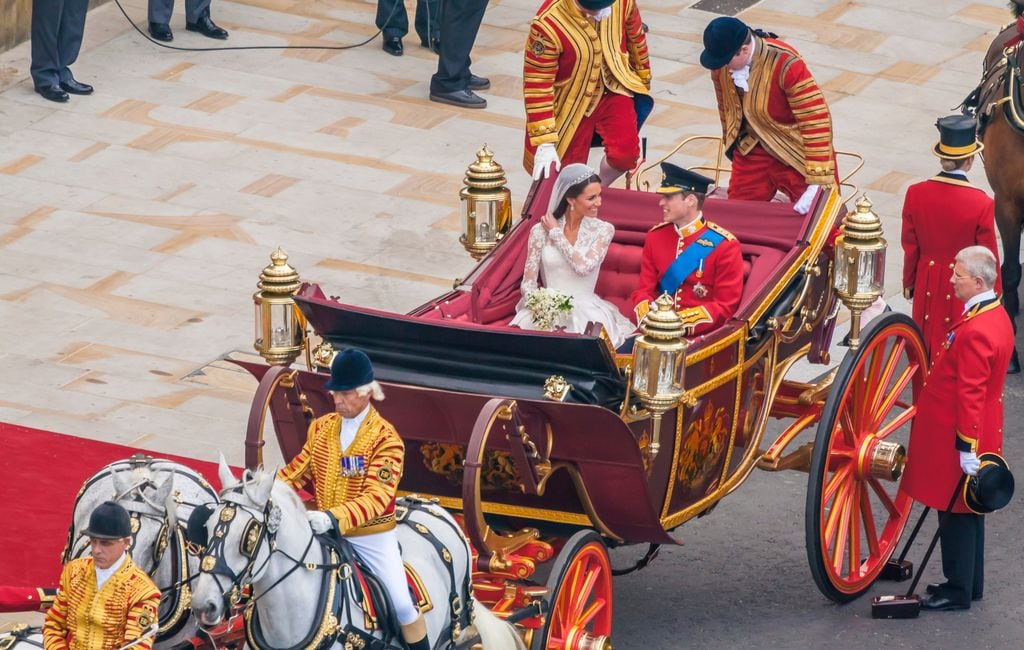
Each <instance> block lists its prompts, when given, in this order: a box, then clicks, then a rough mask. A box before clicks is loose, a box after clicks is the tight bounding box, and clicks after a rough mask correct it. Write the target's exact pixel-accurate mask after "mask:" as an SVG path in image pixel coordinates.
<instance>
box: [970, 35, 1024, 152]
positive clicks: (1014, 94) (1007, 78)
mask: <svg viewBox="0 0 1024 650" xmlns="http://www.w3.org/2000/svg"><path fill="white" fill-rule="evenodd" d="M1014 25H1016V34H1014V35H1012V36H1010V38H1009V39H1008V40H1006V41H1005V42H1004V43H1003V46H1002V52H1001V55H1000V56H997V57H989V58H987V59H986V61H985V68H984V70H983V72H982V76H981V83H980V84H978V86H977V87H976V88H975V89H974V90H973V91H971V94H970V95H968V96H967V98H966V99H964V101H963V103H962V104H961V106H962V107H963V112H964V113H965V114H967V115H974V116H975V117H976V118H977V120H978V139H981V138H982V136H983V135H984V132H985V127H986V126H988V124H989V122H991V120H992V119H993V117H994V115H995V112H996V109H998V108H999V107H1000V106H1001V107H1002V109H1003V114H1004V115H1005V116H1006V121H1007V123H1008V124H1009V125H1010V126H1011V127H1013V129H1014V130H1015V131H1017V132H1018V133H1020V134H1021V135H1024V94H1022V90H1021V88H1022V81H1021V58H1022V56H1024V47H1022V43H1024V17H1021V18H1018V19H1017V21H1016V22H1015V23H1011V24H1010V25H1008V26H1007V27H1005V28H1003V30H1002V31H1001V32H1000V36H999V37H996V38H997V40H998V39H999V38H1000V37H1001V36H1002V35H1003V34H1005V33H1007V32H1009V31H1010V30H1011V28H1012V27H1013V26H1014Z"/></svg>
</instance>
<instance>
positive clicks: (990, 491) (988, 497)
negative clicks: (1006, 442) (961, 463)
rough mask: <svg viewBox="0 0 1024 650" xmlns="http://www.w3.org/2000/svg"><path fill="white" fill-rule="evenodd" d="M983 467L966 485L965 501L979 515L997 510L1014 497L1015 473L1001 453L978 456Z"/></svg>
mask: <svg viewBox="0 0 1024 650" xmlns="http://www.w3.org/2000/svg"><path fill="white" fill-rule="evenodd" d="M978 461H979V462H980V463H981V467H980V468H979V469H978V474H977V475H976V476H972V477H971V478H970V480H969V481H967V482H966V484H965V485H964V503H966V504H967V507H968V508H969V509H970V510H972V511H974V512H975V513H977V514H979V515H985V514H988V513H990V512H995V511H996V510H999V509H1000V508H1002V507H1004V506H1005V505H1006V504H1007V503H1009V502H1010V499H1011V498H1012V497H1013V474H1012V473H1010V467H1009V466H1008V465H1007V464H1006V460H1005V459H1004V458H1003V457H1002V456H1000V455H999V454H993V453H986V454H981V455H979V456H978Z"/></svg>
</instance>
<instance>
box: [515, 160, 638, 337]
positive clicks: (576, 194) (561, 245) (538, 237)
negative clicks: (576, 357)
mask: <svg viewBox="0 0 1024 650" xmlns="http://www.w3.org/2000/svg"><path fill="white" fill-rule="evenodd" d="M600 207H601V182H600V178H598V176H597V174H595V173H594V170H593V169H591V168H590V167H587V166H586V165H583V164H579V163H575V164H572V165H566V166H565V167H564V168H563V169H562V171H561V172H560V173H559V174H558V179H557V180H556V181H555V187H554V189H553V190H552V192H551V201H550V202H549V203H548V212H547V214H545V215H544V216H543V217H541V219H540V223H538V224H536V225H535V226H533V229H532V230H531V231H530V239H529V243H528V252H527V258H526V268H525V270H524V272H523V282H522V285H521V286H520V289H521V291H522V294H523V298H522V299H521V300H520V301H519V304H518V305H517V307H516V315H515V318H513V319H512V322H511V323H509V324H510V325H512V326H518V327H521V328H523V329H538V328H537V327H536V325H535V324H534V319H533V315H532V314H531V313H530V310H529V309H528V308H527V307H526V299H527V298H528V297H529V295H530V294H531V293H532V292H534V291H536V290H537V287H538V278H539V280H540V284H542V285H543V286H545V287H547V288H549V289H557V290H559V291H562V292H563V293H566V294H569V295H571V296H572V299H573V300H572V304H573V307H572V311H570V312H569V313H567V314H563V315H561V317H560V318H559V320H558V322H557V323H556V326H557V327H559V328H564V329H565V330H566V331H569V332H579V333H582V332H583V331H584V329H585V328H586V326H587V323H588V322H590V321H596V322H598V323H601V324H602V325H603V326H604V329H605V331H606V332H607V333H608V336H609V338H611V340H612V343H613V345H614V346H615V347H616V348H617V347H619V346H620V345H622V343H623V342H624V341H625V340H626V338H628V337H629V336H630V335H631V334H632V333H633V330H634V329H635V327H634V326H633V324H632V323H631V322H630V321H629V320H627V319H626V317H625V316H623V315H622V313H621V312H619V310H618V308H617V307H615V305H613V304H611V303H610V302H608V301H606V300H602V299H601V298H599V297H598V296H597V294H595V293H594V287H595V286H596V285H597V275H598V273H599V272H600V270H601V262H602V261H604V256H605V254H606V253H607V252H608V245H609V244H610V243H611V241H612V236H613V235H614V234H615V228H614V227H613V226H612V225H611V224H610V223H608V222H607V221H601V220H600V219H598V218H597V210H598V208H600Z"/></svg>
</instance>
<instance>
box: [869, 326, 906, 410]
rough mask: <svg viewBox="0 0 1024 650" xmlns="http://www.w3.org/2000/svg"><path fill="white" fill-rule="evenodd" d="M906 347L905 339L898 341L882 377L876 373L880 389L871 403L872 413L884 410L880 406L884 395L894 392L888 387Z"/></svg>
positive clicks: (886, 363) (897, 392)
mask: <svg viewBox="0 0 1024 650" xmlns="http://www.w3.org/2000/svg"><path fill="white" fill-rule="evenodd" d="M906 347H907V344H906V343H905V342H904V341H898V342H897V343H896V345H894V346H893V348H892V350H891V351H890V352H889V358H888V359H886V362H885V369H884V370H882V375H881V376H880V377H879V376H878V375H875V376H876V377H877V378H878V380H877V384H876V385H877V386H878V391H877V392H876V393H875V396H874V399H873V400H872V403H871V413H878V412H879V410H882V409H881V408H880V407H881V404H882V396H883V395H885V396H886V397H888V395H891V394H892V391H890V392H888V393H887V392H886V388H888V386H889V382H890V381H892V375H893V373H894V372H896V365H897V363H898V362H899V360H900V358H901V357H902V356H903V350H904V349H905V348H906ZM895 392H896V394H897V395H898V394H899V393H900V392H901V390H897V391H895ZM874 428H875V427H872V429H874Z"/></svg>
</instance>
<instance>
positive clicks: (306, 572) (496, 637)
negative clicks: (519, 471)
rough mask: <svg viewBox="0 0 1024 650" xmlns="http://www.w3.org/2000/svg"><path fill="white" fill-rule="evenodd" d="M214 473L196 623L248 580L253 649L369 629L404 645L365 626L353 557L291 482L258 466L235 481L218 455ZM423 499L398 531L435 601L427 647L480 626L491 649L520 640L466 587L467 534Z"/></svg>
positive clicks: (218, 611)
mask: <svg viewBox="0 0 1024 650" xmlns="http://www.w3.org/2000/svg"><path fill="white" fill-rule="evenodd" d="M220 480H221V484H222V485H224V486H225V487H224V489H223V490H221V493H220V498H221V503H220V505H218V506H217V509H216V510H215V511H214V513H213V515H212V516H211V517H210V519H209V522H208V524H207V529H208V533H209V539H210V540H211V542H210V545H209V546H208V547H207V551H206V553H207V554H206V556H205V557H204V558H203V561H202V573H201V574H200V576H199V579H198V580H197V581H196V585H195V589H194V593H193V596H192V611H193V613H194V614H195V615H196V616H197V617H198V618H199V622H200V625H202V626H204V627H206V626H213V625H217V624H218V623H220V621H221V620H222V619H223V617H224V615H225V611H226V610H227V609H228V608H230V607H232V606H233V605H234V604H235V603H236V602H237V601H238V598H239V597H240V595H241V592H242V590H243V589H244V587H245V586H246V585H250V584H251V586H252V592H251V598H252V600H251V601H250V606H249V607H247V608H246V610H245V617H246V619H245V623H246V625H245V627H246V638H247V641H248V643H249V646H250V647H251V648H254V649H255V650H264V649H273V648H306V649H309V650H315V649H320V648H327V647H328V645H331V646H332V647H333V648H335V649H341V648H351V647H360V648H361V647H367V648H369V647H375V646H373V645H372V644H371V641H370V636H372V637H373V638H374V639H376V640H377V641H376V643H377V644H379V645H378V646H376V647H380V648H404V647H405V646H404V644H403V643H402V641H401V635H400V633H398V632H395V633H394V635H392V634H391V633H390V632H389V633H388V636H389V637H390V640H389V642H387V643H386V645H385V641H384V638H385V634H384V633H383V632H382V631H381V630H380V629H374V630H368V629H367V627H368V626H367V621H366V615H365V609H364V605H363V604H362V602H361V600H360V599H361V593H360V592H359V591H358V590H357V589H356V587H357V586H358V581H357V580H355V579H354V577H355V575H354V573H353V569H352V566H351V565H350V564H347V563H344V562H338V561H337V559H336V556H335V555H333V554H332V552H331V551H330V550H329V549H328V548H325V547H324V546H321V544H320V543H319V542H318V540H317V538H316V537H315V536H314V534H313V531H312V530H311V529H310V527H309V523H308V521H307V520H306V508H305V506H304V505H303V504H302V502H301V501H300V500H299V498H298V496H297V495H296V494H295V492H294V491H293V490H292V489H291V488H290V487H289V486H288V485H287V484H285V483H283V482H281V481H276V480H275V475H274V474H273V473H268V472H265V471H263V470H259V471H257V472H256V473H252V472H249V471H248V470H247V471H246V472H245V474H244V475H243V478H242V480H241V481H239V480H238V479H236V478H235V477H234V476H233V475H232V474H231V471H230V469H228V467H227V464H226V463H224V462H223V459H221V467H220ZM428 507H429V509H430V510H432V511H433V512H432V513H428V512H425V511H422V510H418V509H417V510H415V511H412V510H410V511H409V515H408V517H407V518H406V519H405V521H404V523H400V524H399V525H398V528H397V532H398V539H399V543H400V544H401V548H402V555H403V559H404V561H405V562H406V564H408V565H409V566H411V567H412V568H413V569H414V570H415V571H416V573H417V574H418V575H419V577H420V579H421V580H422V583H423V585H425V587H426V592H427V594H428V595H429V598H430V601H431V602H432V603H433V607H432V609H430V611H427V612H425V613H424V618H425V620H426V624H427V638H428V640H429V642H430V645H431V647H433V648H451V647H455V646H457V645H458V644H459V643H460V642H463V643H465V642H466V641H469V640H471V639H474V638H475V637H476V635H479V637H480V641H481V642H482V644H483V647H484V648H487V650H506V649H513V648H517V649H525V646H524V645H523V643H522V641H521V640H520V638H519V636H518V634H516V632H515V629H514V628H513V627H512V626H511V625H510V624H507V623H505V622H504V621H502V620H500V619H499V618H497V617H496V616H495V615H494V614H492V613H491V612H490V611H489V610H488V609H487V608H486V607H484V606H483V605H481V604H480V603H479V602H477V601H476V599H475V598H472V596H471V595H470V594H468V593H465V586H466V585H468V578H469V575H470V573H469V572H470V562H471V556H470V552H469V546H468V543H467V542H466V539H465V537H464V536H463V535H462V534H461V531H460V530H459V528H458V525H457V524H456V523H455V521H454V520H453V519H452V518H451V516H450V515H449V514H448V513H447V512H445V511H444V510H443V509H441V508H439V507H436V506H433V505H432V504H431V505H429V506H428ZM417 529H421V530H417ZM423 531H427V532H423ZM431 539H433V540H435V541H438V542H440V544H441V545H443V550H441V551H440V552H439V551H438V550H437V547H435V545H434V543H433V542H432V541H431ZM442 556H446V557H447V560H445V559H442ZM446 561H447V564H446ZM453 592H454V593H453ZM452 601H454V608H453V607H452V606H451V605H450V603H451V602H452ZM467 605H468V606H471V607H472V609H471V610H468V611H471V612H472V613H473V614H474V615H475V619H473V628H475V634H474V633H473V632H472V631H469V630H467V629H461V626H460V624H459V620H460V613H461V610H463V609H464V608H465V607H466V606H467ZM466 618H470V617H466ZM466 622H468V621H466ZM379 627H384V626H383V625H381V626H378V628H379ZM349 644H351V645H349Z"/></svg>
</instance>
